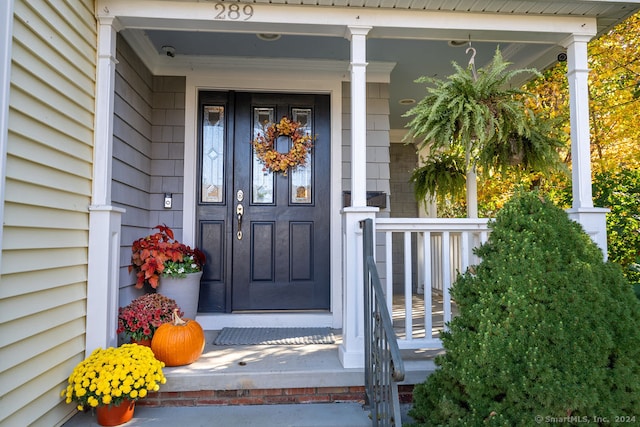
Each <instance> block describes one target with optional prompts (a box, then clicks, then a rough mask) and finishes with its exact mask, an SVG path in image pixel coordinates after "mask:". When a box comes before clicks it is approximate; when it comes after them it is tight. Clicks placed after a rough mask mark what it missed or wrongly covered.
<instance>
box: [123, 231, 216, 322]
mask: <svg viewBox="0 0 640 427" xmlns="http://www.w3.org/2000/svg"><path fill="white" fill-rule="evenodd" d="M156 229H157V230H158V232H156V233H153V234H151V235H149V236H146V237H142V238H140V239H138V240H136V241H134V242H133V246H132V247H131V252H132V254H131V265H130V266H129V272H131V271H132V270H134V269H135V270H136V287H137V288H142V287H143V286H144V285H145V284H148V285H149V286H151V287H152V288H153V289H158V287H159V286H160V288H159V289H160V292H161V293H162V294H163V295H165V296H167V297H169V298H172V299H174V300H176V302H177V303H178V305H179V306H180V307H181V308H182V310H184V315H185V317H188V318H195V315H196V312H197V308H198V295H199V292H200V277H201V276H202V269H203V267H204V263H205V261H206V257H205V255H204V253H203V252H202V251H201V250H199V249H197V248H191V247H190V246H187V245H185V244H184V243H181V242H178V241H177V240H176V239H175V238H174V234H173V230H172V229H171V228H169V227H167V226H166V225H157V226H155V227H154V230H156ZM185 294H186V295H185ZM194 299H195V302H194Z"/></svg>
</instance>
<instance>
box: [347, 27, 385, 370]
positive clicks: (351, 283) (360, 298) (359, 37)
mask: <svg viewBox="0 0 640 427" xmlns="http://www.w3.org/2000/svg"><path fill="white" fill-rule="evenodd" d="M369 30H371V27H349V28H348V30H347V34H346V36H347V38H348V39H349V40H351V67H350V68H351V207H346V208H344V209H343V210H342V233H343V235H342V250H343V258H342V259H343V267H342V273H343V274H342V313H343V314H342V319H343V320H342V344H341V345H340V351H339V356H340V361H341V363H342V366H344V367H345V368H362V367H364V288H363V280H364V279H363V270H362V230H361V229H360V221H361V220H363V219H365V218H375V213H376V212H377V211H378V208H371V207H367V109H366V104H367V75H366V67H367V63H366V38H367V33H368V32H369Z"/></svg>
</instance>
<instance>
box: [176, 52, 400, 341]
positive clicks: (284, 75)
mask: <svg viewBox="0 0 640 427" xmlns="http://www.w3.org/2000/svg"><path fill="white" fill-rule="evenodd" d="M299 62H300V63H301V62H305V61H299ZM307 62H308V61H307ZM235 64H236V65H237V68H235V69H229V65H228V64H227V66H226V67H223V68H206V69H198V70H197V71H190V72H189V73H186V94H185V158H184V207H183V208H184V211H183V239H184V240H185V242H186V243H187V244H191V243H193V242H195V240H196V224H195V217H196V215H195V206H196V198H197V194H196V192H195V188H196V185H195V179H196V177H195V175H194V172H193V171H195V170H197V167H196V166H197V159H196V153H197V102H198V92H199V91H201V90H248V91H269V92H294V93H295V92H299V93H324V94H328V95H329V96H330V98H331V99H330V105H331V176H330V178H329V179H330V186H331V200H330V212H331V213H330V242H331V243H330V244H331V255H330V257H331V258H330V263H331V310H330V313H329V314H323V313H318V314H304V313H301V314H296V313H292V314H286V315H281V314H278V315H257V314H256V315H244V314H234V315H225V314H205V315H199V316H198V317H197V320H198V322H200V323H201V324H202V326H203V327H204V328H205V329H220V328H221V327H225V326H238V325H247V324H255V323H252V322H255V321H256V319H260V323H261V324H269V325H271V324H274V325H289V326H294V325H296V324H297V325H303V324H304V325H309V326H311V325H316V326H318V325H326V326H331V327H333V328H336V329H338V328H341V327H342V315H343V304H342V292H343V291H342V273H343V272H342V264H343V262H342V232H341V227H342V219H341V217H340V209H341V208H342V197H341V195H342V113H343V111H342V82H343V81H346V80H348V77H347V74H346V73H345V71H346V70H347V67H346V65H345V66H344V67H340V69H337V68H335V67H332V66H320V67H317V68H315V69H314V70H309V71H308V72H305V73H300V72H298V71H297V70H298V68H297V67H296V66H295V65H293V66H290V67H286V69H279V67H275V66H274V67H273V68H272V67H269V66H267V67H266V68H265V69H261V70H262V71H261V72H260V73H256V72H255V68H253V66H252V65H251V64H252V62H251V61H246V62H243V61H238V60H237V59H236V62H235ZM289 65H291V63H289ZM390 69H391V68H389V73H390ZM380 78H381V80H385V81H388V79H389V74H387V75H386V76H380Z"/></svg>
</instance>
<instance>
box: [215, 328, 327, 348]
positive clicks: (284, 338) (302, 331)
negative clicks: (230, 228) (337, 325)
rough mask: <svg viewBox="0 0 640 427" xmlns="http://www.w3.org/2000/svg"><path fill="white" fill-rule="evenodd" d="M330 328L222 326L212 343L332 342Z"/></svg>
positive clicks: (274, 343)
mask: <svg viewBox="0 0 640 427" xmlns="http://www.w3.org/2000/svg"><path fill="white" fill-rule="evenodd" d="M334 343H335V337H334V336H333V332H331V329H330V328H223V329H222V331H220V333H219V334H218V336H217V337H216V339H215V340H214V341H213V344H214V345H252V344H258V345H299V344H334Z"/></svg>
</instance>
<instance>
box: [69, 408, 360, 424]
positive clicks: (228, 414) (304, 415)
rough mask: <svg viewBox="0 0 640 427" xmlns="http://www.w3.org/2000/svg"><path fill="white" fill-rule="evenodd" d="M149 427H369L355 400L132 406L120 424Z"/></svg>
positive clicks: (79, 420) (87, 420)
mask: <svg viewBox="0 0 640 427" xmlns="http://www.w3.org/2000/svg"><path fill="white" fill-rule="evenodd" d="M124 425H125V426H126V427H131V426H151V425H153V427H178V426H179V427H200V426H202V427H205V426H206V427H210V426H225V427H234V426H238V427H240V426H241V427H253V426H256V427H258V426H260V427H287V426H291V427H293V426H295V427H321V426H328V427H329V426H330V427H370V426H371V419H370V417H369V411H367V410H365V409H363V408H362V405H360V404H357V403H310V404H293V405H249V406H196V407H184V406H182V407H148V406H141V407H136V409H135V412H134V417H133V419H132V420H131V421H129V422H128V423H126V424H124ZM89 426H98V423H97V421H96V417H95V415H93V414H91V413H90V412H87V413H79V414H76V415H75V416H74V417H73V418H71V419H70V420H69V421H67V423H65V424H64V427H89Z"/></svg>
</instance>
